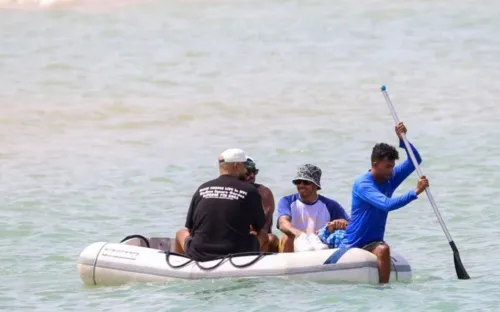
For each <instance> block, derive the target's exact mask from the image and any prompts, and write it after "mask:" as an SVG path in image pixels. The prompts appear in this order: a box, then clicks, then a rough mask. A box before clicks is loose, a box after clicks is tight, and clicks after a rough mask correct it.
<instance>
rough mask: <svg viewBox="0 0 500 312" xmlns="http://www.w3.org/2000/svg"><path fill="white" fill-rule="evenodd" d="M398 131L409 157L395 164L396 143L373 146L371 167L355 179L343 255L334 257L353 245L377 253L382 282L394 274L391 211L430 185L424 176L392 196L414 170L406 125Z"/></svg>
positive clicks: (402, 125)
mask: <svg viewBox="0 0 500 312" xmlns="http://www.w3.org/2000/svg"><path fill="white" fill-rule="evenodd" d="M395 130H396V135H397V137H398V138H399V147H400V148H404V149H405V151H406V154H407V156H408V158H407V159H406V160H405V161H404V162H402V163H401V164H399V165H397V166H395V162H396V160H397V159H399V153H398V151H397V150H396V148H395V147H394V146H391V145H389V144H386V143H378V144H376V145H375V146H374V147H373V149H372V153H371V169H370V170H368V171H367V172H366V173H363V174H362V175H360V176H359V177H357V178H356V180H355V181H354V184H353V187H352V211H351V213H352V214H351V221H350V223H349V224H348V225H347V229H346V232H345V237H344V239H343V240H342V243H341V245H340V249H339V251H337V252H340V255H339V256H336V257H335V259H340V257H341V256H342V254H343V253H344V252H346V251H347V250H348V249H349V248H353V247H354V248H362V249H365V250H367V251H369V252H371V253H373V254H375V255H376V256H377V258H378V269H379V282H380V283H381V284H383V283H388V282H389V279H390V274H391V256H390V249H389V245H387V243H386V242H385V241H384V232H385V225H386V222H387V216H388V214H389V211H393V210H396V209H399V208H402V207H404V206H406V205H408V204H409V203H411V202H412V201H414V200H416V199H417V198H418V195H419V194H420V193H422V192H423V191H424V190H425V189H426V188H427V186H429V181H428V180H427V179H426V178H425V177H424V176H422V177H420V178H419V180H418V182H417V186H416V188H415V189H411V190H409V191H408V192H407V193H406V194H403V195H401V196H398V197H395V198H392V194H393V193H394V191H395V190H396V188H397V187H398V186H399V185H400V184H401V183H403V181H404V180H405V179H406V178H407V177H408V176H410V174H411V173H412V172H413V171H414V170H415V166H414V165H413V163H412V161H411V159H410V157H409V154H408V150H406V147H405V145H404V142H403V137H402V136H403V133H406V131H407V130H406V127H405V125H404V124H403V123H398V124H397V125H396V127H395ZM410 147H411V149H412V150H413V153H414V154H415V158H416V160H417V162H418V163H421V162H422V158H421V157H420V155H419V153H418V151H417V149H416V148H415V147H414V146H413V145H412V144H410ZM337 252H336V253H337ZM334 255H335V254H334ZM334 255H332V257H333V256H334ZM332 263H333V262H332Z"/></svg>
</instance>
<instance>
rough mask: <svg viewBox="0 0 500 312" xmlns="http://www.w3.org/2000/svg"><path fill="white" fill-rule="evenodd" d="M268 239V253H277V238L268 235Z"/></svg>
mask: <svg viewBox="0 0 500 312" xmlns="http://www.w3.org/2000/svg"><path fill="white" fill-rule="evenodd" d="M268 238H269V251H270V252H278V250H279V239H278V236H276V235H274V234H268Z"/></svg>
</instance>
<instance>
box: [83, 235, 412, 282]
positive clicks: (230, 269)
mask: <svg viewBox="0 0 500 312" xmlns="http://www.w3.org/2000/svg"><path fill="white" fill-rule="evenodd" d="M174 244H175V240H174V239H172V238H160V237H151V238H145V237H143V236H141V235H131V236H127V237H126V238H124V239H123V240H122V241H121V242H120V243H108V242H95V243H92V244H90V245H89V246H87V247H86V248H85V249H84V250H83V251H82V252H81V254H80V256H79V257H78V260H77V268H78V272H79V275H80V278H81V280H82V281H83V283H84V284H86V285H105V286H116V285H123V284H127V283H155V282H158V283H165V282H168V281H173V280H178V279H184V280H190V279H191V280H193V279H219V278H262V277H277V278H285V279H303V280H309V281H318V282H347V283H365V284H377V283H378V281H379V277H378V268H377V258H376V256H375V255H373V254H372V253H370V252H368V251H365V250H363V249H359V248H352V249H348V250H347V251H345V250H339V249H326V250H317V251H305V252H295V253H245V254H234V255H227V256H226V257H222V258H221V259H217V260H213V261H206V262H197V261H193V260H192V259H190V258H188V257H186V256H184V255H181V254H177V253H175V252H173V247H174ZM391 257H392V271H391V277H390V282H396V281H398V282H410V281H411V277H412V272H411V267H410V265H409V264H408V262H407V261H406V260H405V259H404V258H403V257H402V256H401V255H399V254H397V253H395V252H392V251H391Z"/></svg>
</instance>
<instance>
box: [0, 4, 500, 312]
mask: <svg viewBox="0 0 500 312" xmlns="http://www.w3.org/2000/svg"><path fill="white" fill-rule="evenodd" d="M1 4H4V5H5V4H9V5H10V7H11V8H12V7H16V8H21V9H27V8H39V9H42V8H40V7H37V6H36V5H35V6H33V5H30V4H24V5H21V6H19V4H20V2H17V3H12V2H5V1H4V2H1ZM118 4H124V2H99V3H97V2H73V3H71V4H70V3H66V4H64V5H62V3H59V4H58V5H56V6H55V7H45V8H43V9H42V10H38V11H36V10H35V11H33V10H27V11H24V10H17V11H13V10H6V11H0V38H2V49H1V50H0V69H1V72H2V73H3V75H2V76H0V77H1V87H0V103H1V105H0V137H1V142H2V149H1V150H0V162H1V166H2V169H1V174H0V179H1V183H0V191H1V194H2V197H3V201H1V202H0V216H1V217H2V218H0V234H1V236H0V237H2V238H0V242H1V246H2V247H3V253H2V254H1V255H0V268H1V271H2V278H3V280H2V281H3V283H2V285H3V286H0V302H1V303H2V304H1V306H2V307H4V308H9V307H10V308H13V309H14V308H17V309H19V308H21V307H25V308H30V307H31V308H32V309H38V310H47V311H49V310H50V311H53V310H56V309H58V310H65V311H69V310H71V311H73V310H74V311H81V310H88V309H93V308H94V309H98V310H101V311H110V310H113V311H115V310H119V309H121V310H123V309H130V307H132V306H133V307H134V309H140V310H151V309H160V310H168V311H189V310H195V309H196V310H199V309H200V308H203V309H206V310H214V311H215V310H217V311H219V310H227V309H231V310H235V309H237V310H251V311H254V310H257V309H258V310H263V309H272V310H285V309H286V310H290V309H292V308H293V309H294V310H305V311H317V310H322V309H325V308H327V309H331V308H333V309H335V310H339V311H343V310H349V311H353V310H360V311H361V310H368V309H370V310H377V311H378V310H384V311H388V310H401V309H403V308H404V309H408V310H425V311H457V310H463V311H485V310H494V309H495V308H494V307H496V306H497V305H498V299H497V298H496V296H495V294H496V291H497V290H498V288H499V283H498V274H497V273H496V271H497V269H498V268H499V266H498V264H497V261H496V259H497V257H496V254H497V249H498V243H497V240H496V237H497V235H496V234H497V233H498V232H499V231H498V228H499V227H498V221H497V220H498V219H499V215H498V211H497V209H496V207H497V206H498V204H499V200H498V198H497V197H498V196H496V195H497V193H498V191H497V189H498V185H499V184H498V182H497V181H498V179H499V177H500V174H499V173H498V170H496V168H497V166H498V161H497V159H498V156H499V154H500V149H499V147H498V144H496V136H497V135H499V134H500V127H498V125H497V123H496V121H497V119H498V118H497V117H496V116H497V115H498V108H497V106H496V103H497V101H498V98H499V92H498V90H497V89H498V88H497V87H496V81H497V80H498V78H500V73H499V70H500V68H499V66H498V61H497V58H498V53H499V52H500V51H499V49H500V42H499V39H498V38H499V37H498V36H497V30H498V29H499V27H500V25H499V22H498V18H497V15H498V10H499V6H498V4H497V3H496V2H492V1H489V2H488V1H482V2H481V3H474V4H472V3H471V4H468V3H465V2H464V3H458V2H451V1H434V2H430V1H420V2H414V3H411V4H408V3H405V4H404V5H402V4H398V3H389V2H387V1H370V2H367V3H365V4H364V5H363V6H359V5H353V4H351V3H350V2H347V1H337V2H335V3H330V2H327V1H319V0H318V1H302V2H296V1H271V2H269V1H267V2H264V1H238V2H230V1H217V2H204V1H187V2H176V1H167V2H165V1H163V2H160V1H156V2H133V3H132V2H130V3H128V2H127V3H125V4H131V5H125V6H121V7H119V8H118V7H116V6H114V5H118ZM84 13H85V14H84ZM381 84H387V86H388V91H389V94H390V95H391V98H392V99H393V102H394V104H395V105H396V108H397V110H398V113H399V115H400V117H401V118H402V119H403V120H404V121H405V122H406V124H407V125H408V128H409V137H410V139H411V140H412V142H413V143H415V145H416V146H417V147H418V148H419V149H420V151H421V153H422V155H423V157H424V163H423V170H424V172H425V173H426V174H427V175H428V177H429V179H430V181H431V185H432V191H433V194H434V197H435V198H436V201H437V203H438V207H439V208H440V210H441V213H442V214H443V217H444V219H445V220H446V222H447V225H448V227H449V228H450V231H451V233H452V236H453V237H454V239H455V241H456V242H457V245H458V247H459V249H460V252H461V255H462V260H463V262H464V264H465V266H466V268H467V270H468V271H469V274H470V275H471V276H472V278H473V279H472V280H471V281H467V282H458V281H457V280H456V278H455V273H454V270H453V259H452V254H451V251H450V250H449V247H448V245H447V242H446V239H445V236H444V234H443V233H442V231H441V229H440V227H439V224H438V223H437V221H436V217H435V216H434V214H433V212H432V208H431V206H430V205H429V203H428V201H427V199H426V198H425V197H423V198H422V199H421V200H418V201H417V202H414V203H412V204H411V205H410V207H408V208H406V209H402V210H400V211H396V212H392V213H391V216H390V218H389V224H388V227H387V234H386V235H387V239H388V241H390V242H391V245H392V247H393V249H394V250H397V251H399V252H400V253H402V254H403V255H405V256H406V257H407V258H408V260H409V261H410V263H411V264H412V266H413V270H414V276H415V280H414V282H413V283H411V284H408V285H405V284H403V285H400V284H398V285H391V286H387V287H378V286H363V285H323V284H315V283H307V282H289V281H281V280H274V279H270V280H264V281H263V280H251V281H195V282H177V283H173V284H171V285H129V286H123V287H111V288H104V287H84V286H82V284H81V282H80V280H79V279H78V276H77V272H76V266H75V259H76V257H77V255H78V254H79V252H80V251H81V250H82V249H83V248H84V247H85V246H86V245H87V244H90V243H91V242H94V241H98V240H110V241H119V240H120V239H121V238H123V237H124V236H126V235H128V234H131V233H142V234H147V235H169V236H170V235H173V234H174V233H175V230H176V229H177V228H179V227H180V226H182V224H183V223H184V218H185V213H186V209H187V205H188V203H189V199H190V196H191V195H192V192H193V191H194V190H195V189H196V187H197V186H198V185H199V183H201V182H203V181H204V180H206V179H209V178H211V177H213V176H214V175H215V174H216V167H215V165H216V162H215V159H216V157H217V155H218V153H220V152H221V151H222V150H223V149H225V148H227V147H233V146H239V147H242V148H244V149H245V150H246V151H247V152H248V153H249V154H251V155H252V156H253V157H255V158H256V160H257V163H258V166H259V167H260V168H261V174H260V176H259V180H260V181H261V182H263V183H265V184H266V185H268V186H270V187H271V188H272V190H273V192H274V194H275V197H276V199H277V198H278V197H280V196H283V195H285V194H287V193H289V192H293V185H292V184H291V182H290V180H291V178H292V176H293V174H294V170H295V168H296V166H297V165H298V164H300V163H303V162H314V163H315V164H317V165H319V166H320V167H321V168H322V169H323V172H324V174H323V179H322V184H323V185H324V187H323V191H322V193H323V194H327V195H330V196H333V197H335V198H336V199H338V200H339V201H340V202H341V203H342V204H343V205H344V206H346V207H349V203H350V187H351V184H352V181H353V179H354V177H355V176H356V175H358V174H360V173H362V172H363V171H364V170H366V169H367V167H368V165H369V163H368V157H369V153H370V149H371V147H372V146H373V144H374V143H375V142H377V141H382V140H384V141H388V142H390V143H394V144H395V143H396V140H395V139H394V134H393V132H392V120H391V118H390V115H389V112H388V111H387V108H386V106H385V103H384V99H383V97H382V95H381V94H380V91H379V88H380V85H381ZM401 156H402V157H404V155H403V153H401ZM414 180H415V177H413V178H412V179H410V180H409V181H407V182H405V183H404V185H403V186H402V188H401V190H400V191H399V192H403V191H404V190H405V189H408V188H410V187H413V185H414ZM348 210H350V209H349V208H348ZM256 297H258V302H256V301H255V298H256Z"/></svg>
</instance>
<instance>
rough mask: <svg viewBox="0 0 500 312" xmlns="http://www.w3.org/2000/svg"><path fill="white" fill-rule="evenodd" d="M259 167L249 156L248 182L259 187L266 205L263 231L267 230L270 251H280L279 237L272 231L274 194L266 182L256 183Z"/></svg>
mask: <svg viewBox="0 0 500 312" xmlns="http://www.w3.org/2000/svg"><path fill="white" fill-rule="evenodd" d="M258 173H259V169H257V165H256V164H255V160H254V159H253V158H252V157H250V156H247V177H246V180H247V182H249V183H251V184H252V185H254V186H255V187H256V188H257V191H258V192H259V194H260V196H261V197H262V206H263V207H264V214H265V216H266V223H265V225H264V229H263V231H266V232H267V235H268V238H269V250H268V251H270V252H278V244H279V239H278V237H277V236H276V235H275V234H273V233H272V227H273V214H274V195H273V192H272V191H271V189H269V188H268V187H267V186H265V185H264V184H260V183H255V179H256V178H257V174H258Z"/></svg>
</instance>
